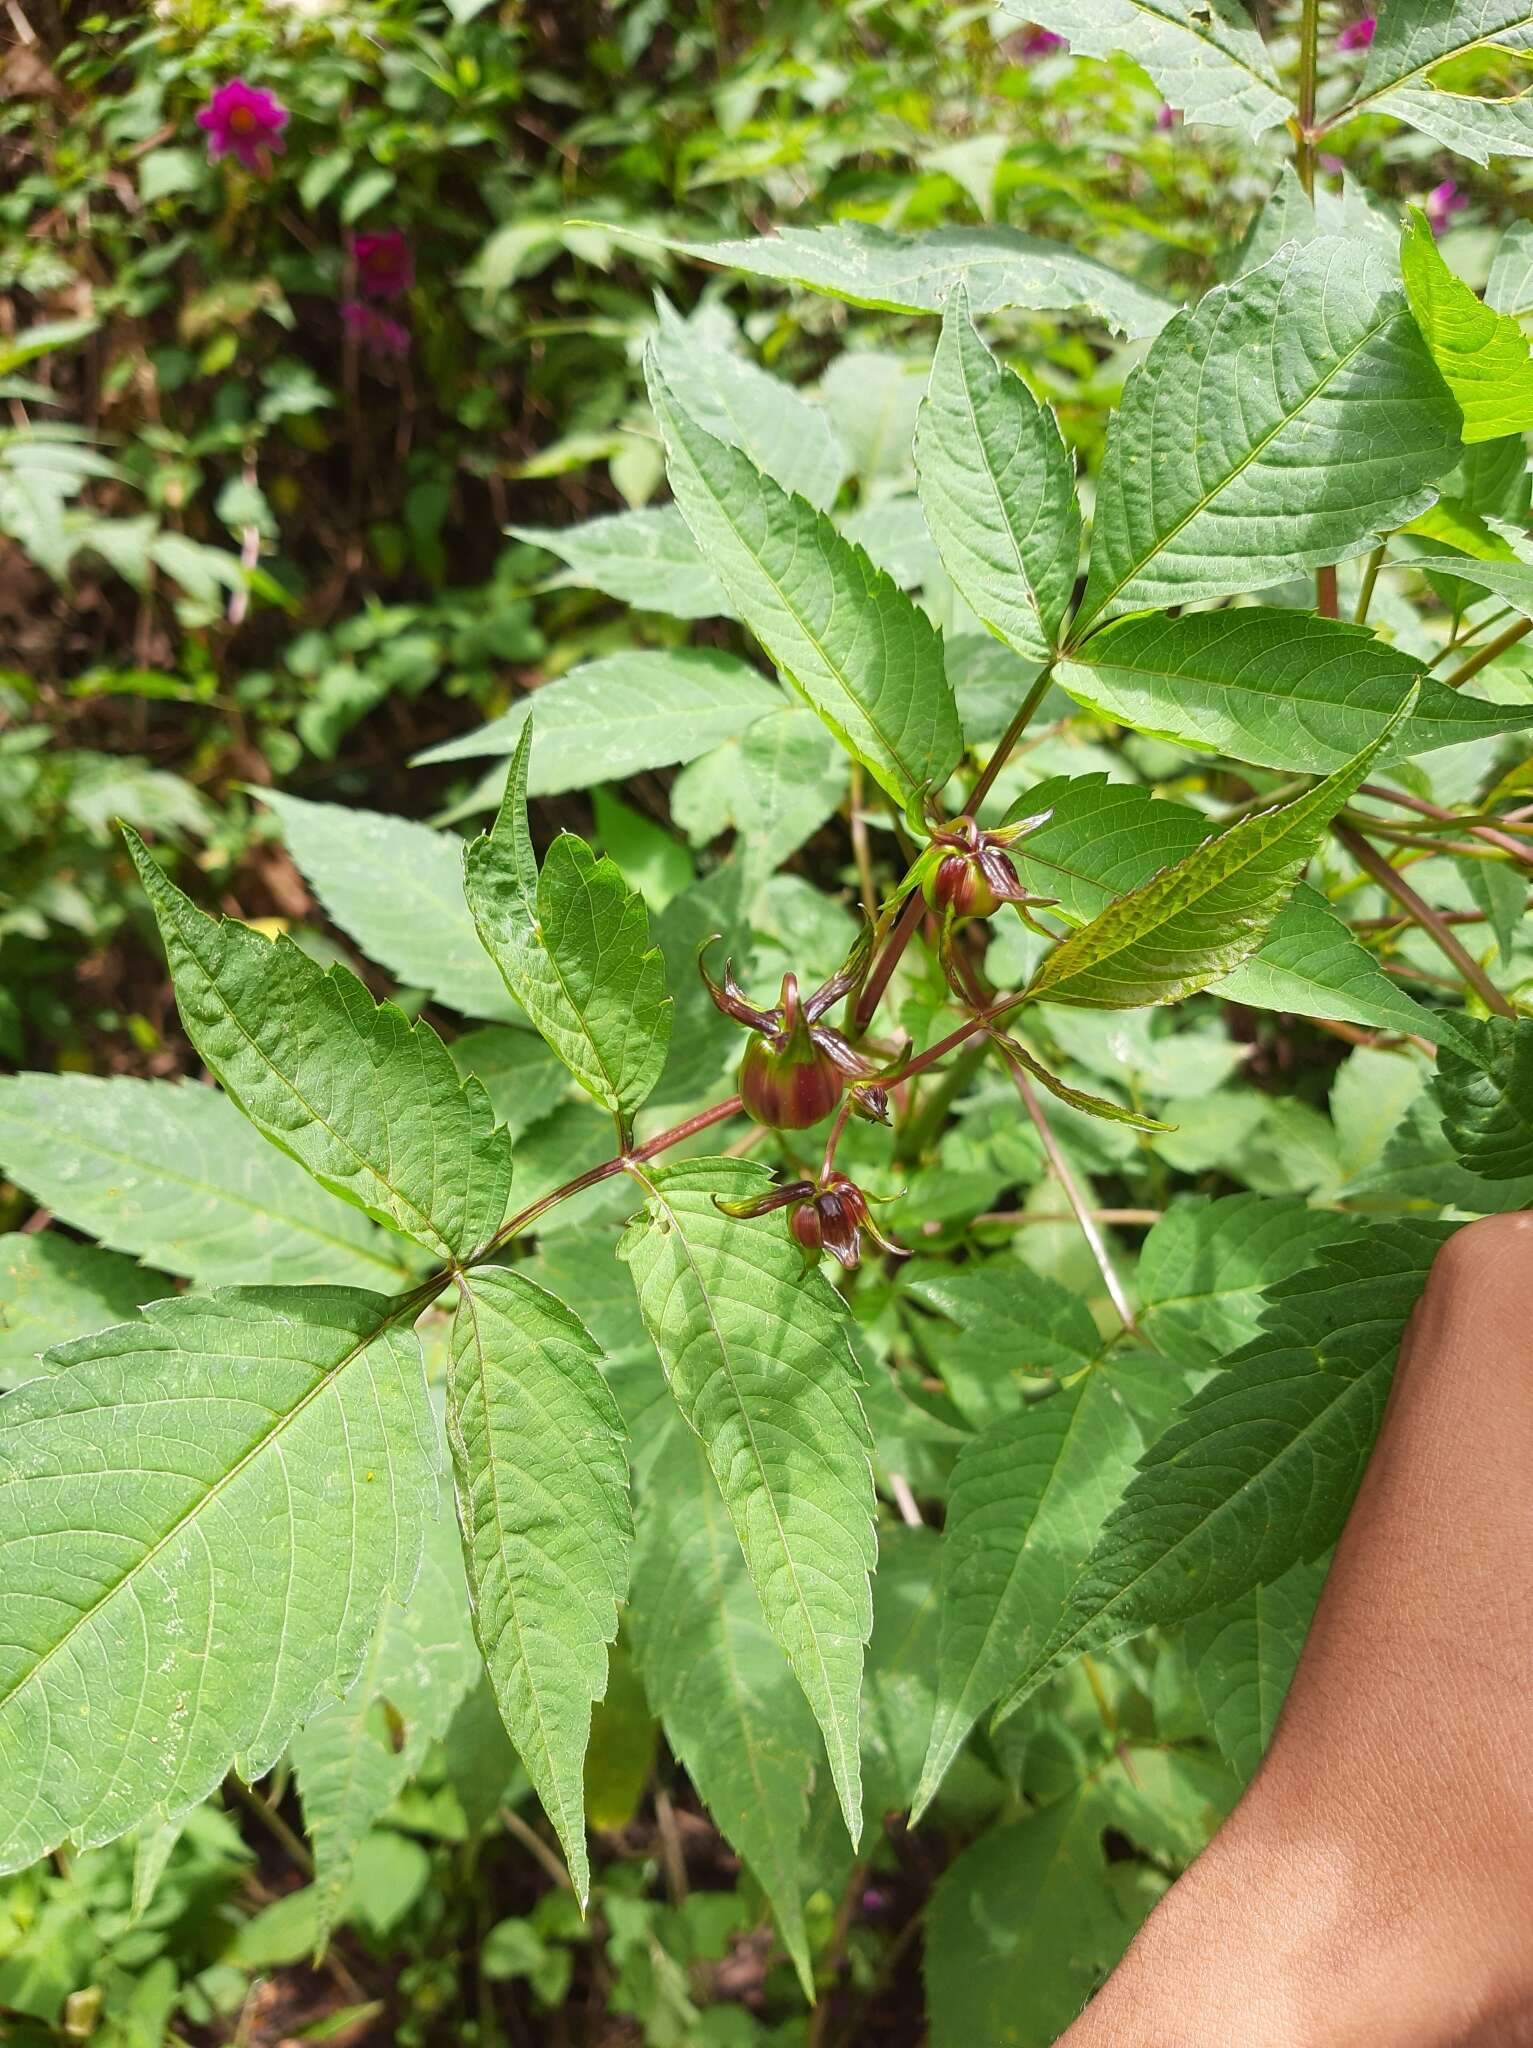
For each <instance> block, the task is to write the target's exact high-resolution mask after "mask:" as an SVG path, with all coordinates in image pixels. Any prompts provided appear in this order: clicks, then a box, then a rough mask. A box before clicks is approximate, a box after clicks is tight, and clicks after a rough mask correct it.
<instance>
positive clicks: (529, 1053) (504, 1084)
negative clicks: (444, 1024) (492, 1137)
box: [447, 936, 570, 1140]
mask: <svg viewBox="0 0 1533 2048" xmlns="http://www.w3.org/2000/svg"><path fill="white" fill-rule="evenodd" d="M474 943H475V944H476V945H477V944H478V938H477V936H476V938H475V941H474ZM447 1050H448V1051H449V1052H450V1053H451V1054H452V1063H453V1065H454V1066H455V1067H456V1068H457V1070H458V1072H459V1073H460V1074H472V1075H473V1076H474V1078H475V1080H476V1081H478V1082H480V1083H481V1084H482V1086H483V1088H484V1092H485V1094H486V1095H488V1096H489V1098H490V1107H491V1108H492V1109H493V1110H494V1112H495V1115H496V1117H497V1119H498V1120H499V1121H500V1122H501V1123H503V1124H504V1125H505V1127H506V1132H507V1135H508V1136H509V1137H511V1138H512V1139H513V1140H514V1139H516V1138H520V1137H521V1136H522V1134H523V1132H525V1131H529V1130H531V1129H532V1127H533V1125H534V1124H538V1123H541V1122H542V1121H543V1119H544V1118H545V1117H547V1116H551V1115H552V1114H553V1112H554V1111H555V1110H556V1109H557V1108H558V1107H559V1105H560V1104H561V1103H562V1102H563V1101H564V1100H565V1098H566V1096H567V1095H568V1094H569V1088H570V1072H569V1068H568V1067H567V1066H566V1065H565V1064H564V1062H563V1060H561V1059H560V1058H559V1056H558V1054H557V1053H556V1052H555V1051H554V1050H553V1048H552V1047H551V1046H548V1045H545V1044H544V1042H543V1040H542V1039H541V1038H540V1037H539V1036H538V1034H537V1033H536V1032H535V1031H517V1030H513V1029H512V1027H511V1026H510V1025H508V1024H486V1025H485V1026H484V1028H483V1029H482V1030H480V1031H465V1032H464V1033H463V1035H462V1037H461V1038H455V1039H454V1040H453V1042H452V1044H451V1045H450V1046H448V1048H447Z"/></svg>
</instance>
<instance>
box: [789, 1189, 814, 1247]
mask: <svg viewBox="0 0 1533 2048" xmlns="http://www.w3.org/2000/svg"><path fill="white" fill-rule="evenodd" d="M788 1232H789V1235H790V1236H791V1237H792V1239H793V1241H794V1243H795V1244H796V1245H797V1246H798V1247H799V1249H800V1250H801V1251H803V1252H805V1253H807V1254H808V1255H809V1256H810V1257H811V1258H816V1259H817V1258H818V1257H819V1256H820V1212H819V1210H818V1209H817V1208H816V1207H815V1205H814V1203H813V1202H805V1203H804V1204H803V1206H802V1207H801V1208H797V1209H794V1210H792V1211H790V1213H789V1216H788Z"/></svg>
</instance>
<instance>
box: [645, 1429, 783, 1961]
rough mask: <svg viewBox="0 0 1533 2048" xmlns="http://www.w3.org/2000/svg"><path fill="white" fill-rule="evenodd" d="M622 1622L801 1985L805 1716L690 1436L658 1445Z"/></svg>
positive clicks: (680, 1757)
mask: <svg viewBox="0 0 1533 2048" xmlns="http://www.w3.org/2000/svg"><path fill="white" fill-rule="evenodd" d="M631 1626H632V1628H633V1636H634V1647H635V1650H636V1652H637V1655H638V1659H639V1669H640V1671H641V1673H642V1674H643V1678H644V1689H645V1691H646V1692H647V1693H648V1694H649V1701H650V1705H651V1706H652V1707H653V1708H654V1710H655V1712H656V1713H657V1714H658V1715H659V1716H660V1719H661V1722H662V1723H663V1725H664V1728H665V1735H666V1740H667V1742H669V1744H670V1746H671V1748H672V1750H673V1751H674V1753H675V1756H676V1759H677V1761H678V1762H679V1763H680V1764H681V1765H682V1767H683V1769H684V1770H685V1771H686V1773H687V1775H688V1777H689V1778H690V1779H691V1780H692V1783H693V1784H694V1785H695V1786H696V1788H697V1792H698V1796H699V1797H700V1798H701V1799H702V1800H703V1802H704V1803H705V1805H706V1806H707V1808H708V1811H709V1813H710V1814H711V1815H712V1817H713V1819H714V1821H715V1822H716V1823H717V1825H718V1827H719V1830H720V1832H721V1833H722V1834H723V1836H724V1839H725V1840H726V1841H727V1842H728V1843H729V1845H730V1847H731V1848H732V1849H734V1850H735V1851H736V1853H737V1854H738V1855H740V1856H741V1857H743V1858H744V1860H745V1862H746V1863H747V1864H748V1865H749V1866H750V1870H751V1874H752V1875H753V1876H754V1878H755V1879H756V1882H757V1883H758V1884H759V1885H760V1886H761V1889H762V1890H763V1891H764V1892H765V1893H766V1895H767V1898H768V1900H769V1901H770V1903H771V1907H772V1912H773V1915H774V1916H775V1918H776V1921H777V1925H778V1928H779V1930H780V1931H781V1934H782V1939H783V1946H784V1947H785V1948H786V1949H787V1951H788V1954H789V1955H790V1956H791V1957H792V1959H793V1967H794V1968H795V1970H796V1971H797V1972H798V1977H799V1982H800V1983H801V1984H802V1985H803V1987H804V1994H805V1996H806V1997H809V1996H812V1995H813V1994H812V1986H813V1981H814V1980H813V1977H812V1975H811V1972H810V1965H809V1944H808V1936H807V1934H806V1932H805V1928H804V1909H803V1899H802V1890H803V1884H802V1855H801V1850H802V1843H803V1836H804V1826H805V1821H806V1819H807V1815H808V1807H809V1787H810V1784H811V1781H812V1780H813V1777H814V1745H815V1727H814V1717H813V1716H812V1715H811V1713H810V1711H809V1708H808V1706H807V1704H806V1703H805V1700H804V1695H803V1693H802V1691H801V1690H800V1689H799V1686H798V1682H797V1680H796V1679H795V1678H794V1676H793V1672H792V1669H791V1667H790V1665H789V1663H788V1660H787V1658H786V1657H785V1656H784V1654H783V1652H782V1650H781V1649H780V1648H779V1646H778V1644H777V1642H776V1640H775V1639H774V1636H773V1633H772V1631H771V1630H770V1629H768V1627H767V1624H766V1619H765V1616H764V1615H763V1614H762V1611H761V1602H760V1601H759V1600H758V1599H757V1597H756V1592H755V1588H754V1587H753V1586H752V1584H751V1581H750V1577H749V1574H748V1573H747V1571H746V1569H745V1560H744V1559H743V1557H742V1556H741V1554H740V1546H739V1544H738V1543H737V1542H736V1541H735V1535H734V1531H733V1529H732V1528H731V1527H730V1521H729V1516H728V1513H727V1512H726V1510H725V1507H724V1502H723V1500H722V1498H721V1497H720V1494H719V1489H718V1485H717V1483H716V1481H715V1480H714V1477H713V1474H712V1473H711V1472H710V1471H709V1469H708V1462H707V1459H706V1457H705V1456H704V1453H703V1449H702V1446H701V1445H700V1444H699V1443H698V1442H697V1441H696V1439H695V1438H693V1437H691V1436H687V1435H678V1436H676V1437H674V1438H673V1439H672V1440H671V1441H670V1442H669V1443H668V1444H667V1446H666V1448H665V1451H664V1452H663V1454H662V1456H661V1458H660V1460H659V1462H658V1463H657V1464H656V1466H655V1469H654V1471H653V1472H652V1473H651V1475H650V1478H649V1481H648V1483H647V1485H646V1488H645V1494H644V1499H643V1502H642V1504H641V1509H640V1515H639V1537H638V1546H637V1550H636V1552H635V1557H634V1573H633V1607H632V1620H631Z"/></svg>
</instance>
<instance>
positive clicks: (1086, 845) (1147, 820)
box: [1008, 775, 1446, 1038]
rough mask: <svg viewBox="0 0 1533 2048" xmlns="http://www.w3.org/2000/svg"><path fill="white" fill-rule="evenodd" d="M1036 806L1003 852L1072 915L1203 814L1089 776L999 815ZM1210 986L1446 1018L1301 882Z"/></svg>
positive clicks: (1421, 1026)
mask: <svg viewBox="0 0 1533 2048" xmlns="http://www.w3.org/2000/svg"><path fill="white" fill-rule="evenodd" d="M1045 808H1048V809H1050V810H1051V812H1052V815H1051V817H1050V819H1049V822H1048V823H1047V824H1046V825H1043V826H1041V827H1040V828H1039V829H1038V830H1037V831H1036V832H1033V833H1030V834H1029V835H1028V837H1027V838H1026V839H1024V840H1021V841H1019V843H1018V844H1017V845H1016V846H1015V847H1013V848H1012V860H1013V863H1014V865H1015V866H1016V869H1017V872H1018V874H1019V875H1020V877H1021V879H1022V880H1023V882H1025V883H1026V884H1027V886H1028V888H1030V889H1032V890H1034V891H1035V892H1036V893H1037V894H1038V895H1040V896H1053V897H1055V898H1056V899H1057V900H1058V905H1059V914H1060V915H1061V916H1063V917H1064V918H1065V919H1066V920H1067V921H1068V922H1070V923H1072V924H1084V923H1086V922H1088V921H1089V920H1090V919H1091V918H1093V917H1095V916H1097V915H1098V913H1099V912H1100V911H1101V910H1103V909H1104V908H1105V907H1106V905H1107V904H1109V903H1111V902H1112V901H1113V899H1114V898H1115V897H1117V896H1119V895H1121V893H1122V892H1123V891H1124V890H1126V889H1134V888H1137V887H1138V886H1139V885H1140V884H1141V883H1142V882H1144V881H1147V880H1148V879H1149V878H1150V877H1151V876H1152V875H1154V874H1155V873H1156V872H1157V871H1158V870H1159V869H1161V868H1163V867H1164V866H1166V864H1167V863H1168V862H1171V861H1175V860H1179V859H1181V858H1182V857H1183V856H1184V855H1186V854H1188V853H1191V852H1192V851H1193V850H1194V849H1195V848H1196V847H1198V846H1199V845H1201V844H1202V842H1203V840H1204V838H1205V837H1206V835H1207V831H1208V820H1207V819H1206V818H1205V817H1204V816H1203V815H1202V813H1201V812H1199V811H1195V810H1193V809H1191V807H1190V806H1189V805H1186V804H1178V803H1170V802H1166V801H1163V800H1162V799H1160V798H1157V797H1154V796H1152V795H1151V793H1150V792H1149V790H1147V789H1141V788H1137V787H1136V786H1135V785H1134V784H1132V783H1121V782H1118V783H1109V782H1108V781H1107V780H1106V778H1105V777H1103V776H1098V775H1078V776H1072V777H1070V778H1068V779H1066V778H1064V777H1053V778H1051V779H1050V780H1049V781H1047V782H1042V783H1039V784H1037V785H1036V786H1035V787H1034V788H1032V789H1030V790H1028V791H1027V792H1026V793H1025V795H1023V796H1022V797H1020V798H1019V799H1018V800H1017V803H1016V804H1015V805H1013V807H1012V812H1011V813H1009V814H1008V815H1013V816H1017V817H1020V816H1022V815H1023V814H1024V813H1025V812H1029V811H1038V810H1043V809H1045ZM1214 986H1215V987H1216V989H1217V991H1218V993H1219V994H1220V995H1222V996H1223V997H1224V998H1225V999H1226V1000H1227V1001H1229V1002H1236V1003H1248V1004H1250V1005H1251V1006H1252V1007H1253V1008H1255V1009H1266V1010H1291V1011H1294V1012H1296V1013H1297V1014H1298V1015H1300V1016H1304V1017H1341V1018H1345V1019H1347V1020H1349V1021H1350V1022H1352V1023H1354V1024H1373V1025H1376V1026H1377V1027H1378V1028H1380V1029H1381V1030H1392V1031H1414V1032H1418V1033H1420V1034H1421V1035H1422V1036H1424V1037H1427V1038H1434V1037H1435V1036H1436V1035H1437V1034H1438V1033H1439V1031H1440V1030H1442V1029H1445V1028H1446V1026H1445V1025H1444V1024H1443V1023H1442V1022H1441V1020H1439V1018H1438V1017H1437V1014H1436V1013H1435V1012H1434V1011H1431V1010H1427V1009H1423V1008H1422V1007H1421V1005H1420V1004H1419V1003H1414V1002H1412V1000H1411V999H1410V997H1409V996H1408V995H1406V994H1405V993H1404V992H1403V990H1401V989H1399V988H1397V987H1396V986H1395V984H1394V983H1393V982H1392V981H1391V980H1390V978H1389V976H1388V975H1387V974H1385V973H1384V971H1383V969H1382V968H1381V967H1380V966H1379V965H1378V963H1377V961H1375V960H1374V958H1373V956H1372V955H1371V954H1370V953H1368V952H1367V951H1365V949H1364V948H1363V947H1362V946H1361V945H1359V943H1358V941H1357V940H1356V939H1355V938H1354V937H1353V936H1352V934H1351V933H1350V932H1349V931H1348V930H1347V929H1346V927H1345V926H1344V925H1343V924H1342V923H1341V922H1340V920H1339V919H1338V918H1337V917H1336V916H1335V914H1334V913H1333V912H1332V911H1331V909H1330V907H1329V905H1328V904H1326V902H1325V901H1324V899H1323V898H1321V897H1320V896H1318V895H1316V893H1315V891H1314V890H1313V889H1311V888H1310V887H1309V886H1308V885H1307V884H1306V883H1302V882H1301V883H1300V885H1299V887H1298V888H1297V889H1296V890H1295V891H1294V893H1293V895H1292V896H1291V897H1290V898H1289V900H1288V904H1287V906H1286V908H1285V909H1283V910H1282V911H1280V912H1279V914H1278V916H1277V919H1276V920H1275V922H1274V923H1273V926H1272V929H1271V931H1270V933H1269V934H1268V936H1267V939H1266V940H1265V942H1264V943H1263V945H1262V946H1261V947H1260V948H1259V949H1258V951H1257V952H1256V953H1255V954H1254V955H1253V957H1252V958H1251V959H1250V960H1248V961H1247V962H1246V963H1245V965H1244V966H1243V967H1238V968H1236V970H1235V972H1234V973H1233V974H1230V975H1227V976H1226V977H1225V979H1224V980H1223V981H1222V982H1218V983H1215V985H1214Z"/></svg>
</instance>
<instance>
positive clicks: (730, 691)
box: [416, 647, 785, 796]
mask: <svg viewBox="0 0 1533 2048" xmlns="http://www.w3.org/2000/svg"><path fill="white" fill-rule="evenodd" d="M784 701H785V700H784V698H783V693H782V691H781V690H779V689H778V688H776V686H775V685H774V684H772V683H769V682H768V681H767V680H766V678H765V677H764V676H762V675H760V674H758V672H757V671H756V670H755V669H753V668H751V667H750V666H749V664H748V663H746V662H743V661H739V660H737V659H736V657H735V656H734V655H732V654H719V653H716V652H715V651H714V650H713V649H711V648H706V647H682V648H673V649H670V650H668V651H667V652H666V653H663V654H660V653H636V652H634V651H633V650H632V649H628V650H626V651H625V652H623V653H622V654H609V655H606V656H604V657H603V658H602V660H600V661H588V662H585V663H584V664H583V665H582V666H581V667H580V668H577V669H572V670H571V671H570V673H569V674H568V675H567V676H560V677H559V678H558V680H557V681H556V682H552V683H545V684H544V685H543V687H542V689H541V690H537V691H535V692H534V693H533V694H532V695H531V696H530V697H528V698H527V699H526V700H525V702H523V703H521V704H518V705H517V706H516V708H515V710H513V711H508V712H506V713H505V715H504V716H503V717H501V718H492V719H491V721H490V723H489V724H488V725H482V726H480V728H479V729H478V731H477V732H468V733H464V734H463V735H462V737H461V738H459V739H455V740H444V741H443V742H442V744H441V745H440V746H439V747H428V748H427V749H426V751H425V753H423V754H418V755H417V756H416V765H417V766H423V765H425V764H427V763H430V762H435V761H463V760H468V759H471V758H472V757H474V756H475V755H479V754H489V755H499V754H514V753H515V752H516V750H517V747H518V746H519V745H520V744H521V738H522V734H523V733H524V732H525V731H526V730H527V729H528V724H529V720H530V718H531V716H532V713H533V712H536V713H537V739H536V743H535V746H534V748H533V766H532V768H531V769H530V770H529V772H528V776H527V789H528V794H529V795H531V796H556V795H558V794H559V793H560V792H561V791H563V790H566V789H581V790H583V789H586V788H588V787H589V786H590V784H591V783H593V782H620V781H621V780H622V779H623V777H624V776H626V775H637V774H640V773H641V772H642V771H643V770H645V769H647V768H669V767H671V766H672V765H673V764H674V763H676V762H677V761H692V760H695V759H696V758H697V756H698V755H699V754H705V753H707V751H708V749H709V748H710V747H716V746H718V745H719V743H720V742H721V741H723V740H727V739H733V738H734V737H735V736H736V735H737V734H739V733H742V732H745V731H747V730H748V729H749V728H750V727H751V726H753V725H754V724H755V723H756V721H757V719H758V718H765V717H766V716H767V714H768V713H769V712H773V711H780V710H781V709H782V707H783V703H784Z"/></svg>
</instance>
